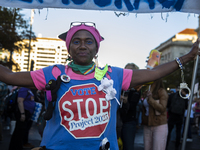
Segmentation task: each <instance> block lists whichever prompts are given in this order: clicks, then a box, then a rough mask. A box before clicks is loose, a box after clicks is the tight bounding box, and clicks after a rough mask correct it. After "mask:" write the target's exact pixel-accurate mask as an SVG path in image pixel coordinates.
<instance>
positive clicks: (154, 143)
mask: <svg viewBox="0 0 200 150" xmlns="http://www.w3.org/2000/svg"><path fill="white" fill-rule="evenodd" d="M167 100H168V94H167V91H166V90H165V88H164V86H163V83H162V79H158V80H156V81H154V82H153V84H151V87H150V90H148V91H147V94H146V98H145V99H144V101H143V106H144V107H143V112H142V124H143V125H144V149H145V150H165V148H166V143H167V134H168V127H167Z"/></svg>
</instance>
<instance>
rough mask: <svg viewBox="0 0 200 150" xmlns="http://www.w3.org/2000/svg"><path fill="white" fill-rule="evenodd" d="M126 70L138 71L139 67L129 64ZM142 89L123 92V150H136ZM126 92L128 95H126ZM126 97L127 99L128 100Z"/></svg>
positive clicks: (121, 116) (121, 110)
mask: <svg viewBox="0 0 200 150" xmlns="http://www.w3.org/2000/svg"><path fill="white" fill-rule="evenodd" d="M125 69H131V70H136V69H139V67H138V66H137V65H135V64H134V63H128V64H127V65H126V66H125ZM141 87H142V86H141ZM141 87H139V88H138V89H134V88H131V89H129V90H127V91H122V96H121V103H122V107H121V108H119V112H120V118H121V119H122V122H123V125H122V129H121V137H122V142H123V150H134V141H135V134H136V125H137V119H138V118H137V115H136V107H137V104H138V101H139V99H140V97H141V91H140V88H141ZM124 92H125V93H127V94H124ZM124 97H126V99H125V98H124Z"/></svg>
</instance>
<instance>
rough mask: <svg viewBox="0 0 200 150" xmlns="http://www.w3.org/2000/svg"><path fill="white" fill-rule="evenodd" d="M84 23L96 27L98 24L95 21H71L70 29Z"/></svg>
mask: <svg viewBox="0 0 200 150" xmlns="http://www.w3.org/2000/svg"><path fill="white" fill-rule="evenodd" d="M82 24H83V25H85V26H89V27H94V28H95V29H96V25H95V23H94V22H71V24H70V29H71V28H72V27H74V26H81V25H82Z"/></svg>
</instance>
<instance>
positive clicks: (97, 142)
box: [0, 22, 200, 150]
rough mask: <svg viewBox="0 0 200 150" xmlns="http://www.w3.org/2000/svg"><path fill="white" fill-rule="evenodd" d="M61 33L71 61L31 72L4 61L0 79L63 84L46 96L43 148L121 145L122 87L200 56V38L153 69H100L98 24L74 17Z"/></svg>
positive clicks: (113, 147) (114, 147)
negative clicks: (119, 113)
mask: <svg viewBox="0 0 200 150" xmlns="http://www.w3.org/2000/svg"><path fill="white" fill-rule="evenodd" d="M59 37H60V38H61V39H62V40H64V41H65V42H66V46H67V50H68V53H69V55H70V58H71V61H70V62H69V63H68V64H67V65H60V64H57V65H53V66H48V67H44V68H42V69H40V70H36V71H31V72H12V71H11V70H9V69H8V68H6V67H4V66H2V65H0V72H1V73H0V81H3V82H5V83H6V84H11V85H18V86H21V87H35V88H37V89H38V90H43V91H44V90H46V89H49V88H50V89H51V87H52V86H53V85H57V84H53V85H52V86H51V82H54V83H61V84H60V86H59V88H57V90H58V91H57V92H56V98H55V99H53V100H52V99H50V98H49V99H47V100H45V103H47V104H51V105H48V106H51V107H49V108H52V107H53V109H49V110H50V111H49V113H48V115H47V119H48V121H47V123H46V126H45V129H44V132H43V138H42V142H41V144H40V147H39V148H37V149H41V147H43V149H45V148H46V149H54V150H61V149H80V147H81V149H84V150H91V149H92V150H97V149H99V148H100V149H101V148H104V147H105V146H106V147H107V148H108V147H109V148H110V149H111V150H117V149H118V143H117V135H116V121H117V120H116V118H117V109H118V107H119V99H120V94H121V90H124V91H126V90H128V89H131V88H134V87H136V86H139V85H143V84H145V83H148V82H150V81H154V80H158V79H159V78H162V77H164V76H167V75H169V74H170V73H172V72H174V71H176V70H177V69H179V66H180V65H181V66H182V65H184V64H186V63H187V62H189V61H192V60H193V59H194V58H195V57H196V56H197V55H200V49H199V39H198V40H197V41H196V42H195V43H194V44H193V45H192V48H191V51H190V52H189V53H187V54H186V55H184V56H181V57H180V58H176V59H175V60H173V61H171V62H168V63H165V64H162V65H159V66H157V67H154V68H153V69H138V70H134V71H133V70H131V69H123V68H119V67H113V66H110V65H106V66H105V67H104V68H99V67H98V64H97V63H95V62H94V61H93V59H95V58H96V59H97V53H98V51H99V47H100V42H101V41H103V40H104V38H102V36H101V35H100V33H99V31H98V30H97V28H96V24H95V23H93V22H72V23H71V24H70V29H69V30H68V31H67V32H65V33H63V34H61V35H60V36H59ZM116 44H118V43H116ZM144 44H145V41H144ZM113 56H114V54H113ZM110 58H111V56H108V59H110ZM68 60H69V59H68ZM46 85H47V86H46ZM52 103H53V104H55V105H53V104H52ZM54 106H55V107H54ZM47 110H48V107H47ZM21 113H23V112H21ZM22 115H23V114H22ZM80 123H82V125H84V126H80V125H79V124H80Z"/></svg>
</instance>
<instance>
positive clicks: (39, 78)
mask: <svg viewBox="0 0 200 150" xmlns="http://www.w3.org/2000/svg"><path fill="white" fill-rule="evenodd" d="M52 74H53V76H54V77H55V78H56V79H57V77H58V76H59V75H60V74H61V71H60V69H59V68H58V67H57V66H54V67H53V69H52ZM31 77H32V79H33V82H34V84H35V87H36V88H37V89H38V90H45V85H46V79H45V76H44V72H43V70H42V69H40V70H36V71H31Z"/></svg>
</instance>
